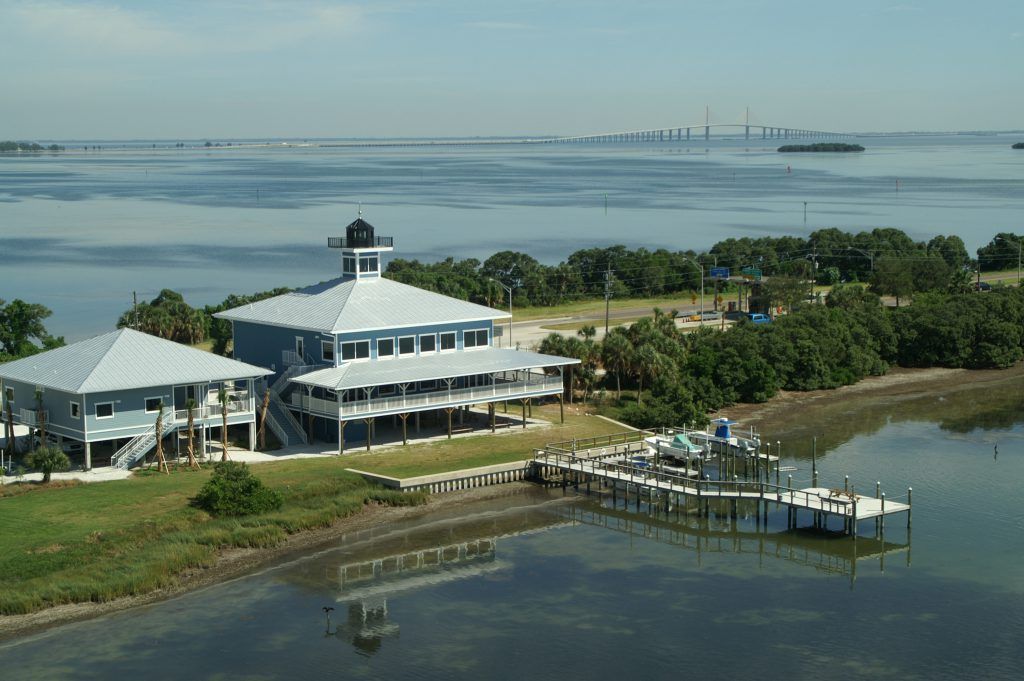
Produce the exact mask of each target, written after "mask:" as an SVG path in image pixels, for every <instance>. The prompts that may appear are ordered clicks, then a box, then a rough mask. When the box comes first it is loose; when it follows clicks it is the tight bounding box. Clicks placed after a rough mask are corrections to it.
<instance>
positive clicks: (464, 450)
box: [346, 404, 623, 478]
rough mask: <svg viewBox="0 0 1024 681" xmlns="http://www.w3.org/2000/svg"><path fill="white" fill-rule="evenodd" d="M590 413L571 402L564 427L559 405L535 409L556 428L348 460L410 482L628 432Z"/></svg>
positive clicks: (515, 429)
mask: <svg viewBox="0 0 1024 681" xmlns="http://www.w3.org/2000/svg"><path fill="white" fill-rule="evenodd" d="M589 411H591V410H590V409H588V408H583V407H581V406H579V405H570V404H566V405H565V424H564V425H563V424H559V423H558V420H559V417H558V405H557V404H548V405H543V406H536V405H535V406H534V407H533V416H534V418H542V419H546V420H548V421H551V422H552V424H553V425H552V426H550V427H547V428H527V429H526V430H523V429H522V428H519V427H517V426H514V425H513V426H511V428H510V431H511V432H505V429H501V430H499V431H498V433H501V434H500V435H498V436H491V435H490V433H487V434H486V435H477V436H473V437H460V438H454V439H452V440H444V441H442V442H429V443H423V444H418V445H410V446H407V447H395V448H391V449H386V450H382V451H379V452H370V453H369V454H365V453H364V454H353V455H351V456H346V461H347V463H348V465H349V466H350V467H352V468H356V469H358V470H362V471H367V472H372V473H379V474H381V475H389V476H392V477H396V478H409V477H415V476H418V475H430V474H433V473H443V472H446V471H452V470H460V469H463V468H475V467H478V466H490V465H493V464H499V463H508V462H510V461H522V460H524V459H527V458H529V457H530V456H532V455H533V450H534V449H535V448H539V447H543V446H545V445H546V444H548V443H549V442H558V441H562V440H571V439H572V438H574V437H576V438H582V437H591V436H594V435H605V434H609V433H619V432H622V430H623V428H622V427H621V426H617V425H615V424H613V423H609V422H608V421H605V420H604V419H601V418H597V417H596V416H591V415H589V413H588V412H589ZM509 413H510V415H512V416H519V415H521V414H522V411H521V408H519V409H517V408H513V406H512V405H511V404H510V405H509ZM500 414H501V412H499V415H500Z"/></svg>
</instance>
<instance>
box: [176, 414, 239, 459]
mask: <svg viewBox="0 0 1024 681" xmlns="http://www.w3.org/2000/svg"><path fill="white" fill-rule="evenodd" d="M175 439H177V438H175ZM249 451H250V452H254V451H256V421H255V419H254V420H253V422H252V423H250V424H249Z"/></svg>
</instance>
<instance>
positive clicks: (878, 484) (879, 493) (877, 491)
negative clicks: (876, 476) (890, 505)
mask: <svg viewBox="0 0 1024 681" xmlns="http://www.w3.org/2000/svg"><path fill="white" fill-rule="evenodd" d="M881 497H882V481H881V480H876V481H875V498H876V499H880V498H881ZM875 536H876V537H877V536H878V518H875Z"/></svg>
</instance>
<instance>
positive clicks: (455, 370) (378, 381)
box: [291, 348, 580, 390]
mask: <svg viewBox="0 0 1024 681" xmlns="http://www.w3.org/2000/svg"><path fill="white" fill-rule="evenodd" d="M579 363H580V361H579V360H578V359H573V358H570V357H556V356H555V355H542V354H540V353H537V352H526V351H523V350H509V349H499V348H487V349H485V350H469V351H460V352H443V353H440V354H436V355H426V356H422V355H420V356H417V357H404V358H399V359H389V360H372V361H368V362H347V363H345V364H343V365H341V366H339V367H331V368H329V369H320V370H318V371H311V372H310V373H308V374H302V375H301V376H296V377H295V378H293V379H291V380H292V382H294V383H301V384H303V385H314V386H319V387H321V388H329V389H331V390H348V389H351V388H362V387H370V386H374V385H391V384H393V383H412V382H415V381H432V380H435V379H441V378H454V377H456V376H473V375H475V374H487V373H497V372H501V371H517V370H520V369H537V368H540V367H557V366H566V365H569V364H579Z"/></svg>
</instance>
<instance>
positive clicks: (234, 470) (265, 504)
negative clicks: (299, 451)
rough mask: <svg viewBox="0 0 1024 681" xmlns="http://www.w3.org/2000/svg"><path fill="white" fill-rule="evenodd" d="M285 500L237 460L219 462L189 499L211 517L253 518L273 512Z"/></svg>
mask: <svg viewBox="0 0 1024 681" xmlns="http://www.w3.org/2000/svg"><path fill="white" fill-rule="evenodd" d="M282 503H284V499H283V497H282V496H281V493H280V492H277V491H275V490H272V489H270V488H269V487H267V486H266V485H264V484H263V481H262V480H260V479H259V478H257V477H256V476H255V475H253V474H252V471H250V470H249V467H248V466H246V465H245V464H244V463H240V462H237V461H221V462H220V463H218V464H217V465H216V466H214V468H213V475H212V476H211V477H210V479H209V480H208V481H207V482H206V484H205V485H203V486H202V488H201V489H200V490H199V493H198V494H196V496H195V497H194V498H193V499H192V505H193V506H197V507H199V508H201V509H203V510H204V511H206V512H207V513H209V514H211V515H252V514H256V513H265V512H267V511H276V510H278V509H279V508H281V504H282Z"/></svg>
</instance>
